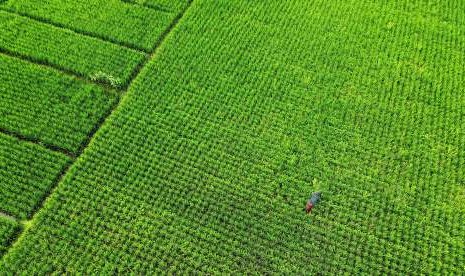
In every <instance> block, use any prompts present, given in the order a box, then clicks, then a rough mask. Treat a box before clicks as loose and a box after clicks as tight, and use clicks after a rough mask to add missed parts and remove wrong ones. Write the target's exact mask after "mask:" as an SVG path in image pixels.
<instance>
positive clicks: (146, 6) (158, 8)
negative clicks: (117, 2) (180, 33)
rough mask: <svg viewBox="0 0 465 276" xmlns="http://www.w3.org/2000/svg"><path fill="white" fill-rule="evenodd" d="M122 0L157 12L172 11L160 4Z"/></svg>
mask: <svg viewBox="0 0 465 276" xmlns="http://www.w3.org/2000/svg"><path fill="white" fill-rule="evenodd" d="M122 1H123V2H125V3H127V4H129V5H137V6H142V7H144V8H147V9H151V10H154V11H158V12H166V13H170V12H173V10H170V9H167V8H165V7H162V6H160V5H155V4H151V5H147V4H146V3H145V2H144V3H136V2H134V1H131V0H122Z"/></svg>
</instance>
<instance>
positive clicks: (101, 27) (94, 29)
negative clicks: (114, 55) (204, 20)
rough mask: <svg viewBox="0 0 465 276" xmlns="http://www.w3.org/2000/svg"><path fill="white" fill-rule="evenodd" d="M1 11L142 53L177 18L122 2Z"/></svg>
mask: <svg viewBox="0 0 465 276" xmlns="http://www.w3.org/2000/svg"><path fill="white" fill-rule="evenodd" d="M0 9H5V10H8V11H12V12H15V13H20V14H22V15H25V16H28V17H31V18H34V19H37V20H39V21H44V22H49V23H52V24H54V25H56V26H60V27H64V28H67V29H72V30H74V31H76V32H78V33H82V34H86V35H90V36H95V37H98V38H101V39H104V40H108V41H111V42H114V43H118V44H121V45H125V46H127V47H131V48H135V49H139V50H143V51H150V50H151V49H152V47H153V45H154V44H155V42H156V41H157V39H158V37H159V35H160V34H161V33H163V32H164V31H165V29H166V28H168V26H169V24H170V22H171V20H172V19H173V18H174V17H175V16H176V14H175V13H167V12H161V11H156V10H153V9H147V8H144V7H140V6H137V5H128V4H126V3H124V2H122V1H121V0H110V1H101V0H92V1H88V0H74V1H70V0H65V1H63V0H51V1H47V2H44V1H41V0H27V1H23V0H9V1H8V2H6V3H3V4H1V6H0Z"/></svg>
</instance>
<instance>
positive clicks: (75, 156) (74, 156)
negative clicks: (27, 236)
mask: <svg viewBox="0 0 465 276" xmlns="http://www.w3.org/2000/svg"><path fill="white" fill-rule="evenodd" d="M192 2H193V0H190V1H189V2H188V4H187V5H186V6H185V8H184V9H183V10H182V11H181V12H180V13H179V14H178V15H177V16H176V17H175V18H174V20H173V21H172V22H171V24H170V25H169V26H168V28H167V29H166V30H165V31H164V32H163V33H162V34H161V35H160V37H159V39H158V40H157V42H156V43H155V46H154V47H153V49H152V51H151V52H150V53H149V55H146V57H145V59H144V61H143V62H141V64H140V65H139V66H138V67H137V68H136V69H135V70H134V71H133V73H132V75H131V77H130V79H129V81H128V85H127V86H126V87H125V88H124V89H123V91H122V93H121V94H120V95H118V96H117V98H116V100H115V101H114V103H113V105H112V107H111V108H110V109H109V110H108V112H107V113H106V114H105V115H104V116H102V118H101V119H100V120H99V121H98V123H97V124H95V126H94V128H93V129H92V131H91V132H90V133H89V135H88V136H87V139H86V140H85V141H84V142H83V143H82V145H81V147H80V148H79V150H78V151H77V152H76V153H71V152H69V151H67V150H65V149H61V148H59V147H56V146H53V145H48V146H49V147H50V149H52V150H53V149H57V150H55V151H60V152H62V151H65V152H67V154H66V155H68V156H70V157H72V158H71V160H70V161H69V162H68V163H67V164H66V165H65V166H64V167H63V169H62V171H61V172H60V174H59V175H58V176H57V177H56V179H55V181H54V182H53V183H52V185H51V186H50V189H49V190H48V192H47V193H45V195H44V197H43V198H42V200H41V201H40V202H39V203H38V204H37V205H36V207H35V208H34V210H33V211H32V212H31V216H30V217H29V219H30V220H32V219H33V217H34V216H35V214H37V212H38V211H39V210H40V209H42V208H43V206H44V205H45V204H46V202H47V200H48V199H49V198H50V197H51V195H52V194H53V193H54V192H55V190H56V189H57V188H58V184H59V183H60V182H61V181H62V179H63V178H64V177H65V176H66V174H67V173H68V171H69V169H70V168H71V166H72V165H73V164H74V163H75V161H76V160H77V159H78V158H79V157H80V156H81V154H82V153H83V152H84V150H85V149H86V148H87V147H88V145H89V144H90V143H91V141H92V139H93V137H94V136H95V134H96V133H97V131H98V130H99V129H100V128H101V127H102V126H103V125H104V124H105V122H106V120H107V119H108V118H109V117H110V116H111V114H112V113H113V112H114V111H115V110H116V108H117V107H118V106H119V103H120V102H121V100H122V98H123V96H124V95H125V94H126V92H127V90H128V89H129V87H130V86H131V84H132V83H133V82H134V80H135V79H136V78H137V76H138V75H139V73H140V71H141V70H142V68H143V67H144V66H145V65H146V64H147V63H148V62H149V60H150V59H152V58H153V57H154V56H155V54H156V52H157V49H159V47H160V45H161V44H162V43H163V41H164V40H165V38H166V37H167V35H168V34H169V33H170V32H171V31H172V30H173V29H174V27H175V26H176V25H177V23H178V22H179V20H180V19H181V18H182V17H183V15H184V14H185V13H186V11H187V10H188V9H189V7H190V6H191V4H192ZM0 131H2V132H4V133H5V134H8V135H12V136H15V137H17V138H18V139H21V140H25V141H29V142H32V143H36V144H39V145H42V146H45V147H47V145H44V143H41V142H40V141H38V140H36V139H30V138H28V137H25V136H22V135H18V134H14V133H12V132H11V131H7V130H2V129H0ZM2 214H3V213H1V212H0V215H2ZM5 216H7V217H10V218H11V219H14V220H16V219H15V218H14V217H13V216H10V215H8V214H5ZM22 234H23V229H22V228H21V229H20V230H19V231H18V233H17V234H16V235H15V236H14V237H12V239H11V242H10V245H9V247H8V248H9V249H11V248H12V247H13V246H14V244H15V243H16V242H17V241H18V240H19V238H20V236H21V235H22ZM5 255H6V253H5V254H4V255H3V256H5Z"/></svg>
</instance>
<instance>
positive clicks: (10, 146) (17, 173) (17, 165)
mask: <svg viewBox="0 0 465 276" xmlns="http://www.w3.org/2000/svg"><path fill="white" fill-rule="evenodd" d="M69 161H70V160H69V157H67V156H65V155H63V154H61V153H55V152H52V151H49V150H47V149H44V148H42V147H41V146H38V145H35V144H31V143H29V142H21V141H18V140H17V139H15V138H12V137H10V136H7V135H3V134H0V212H5V213H7V214H10V215H13V216H15V217H16V218H22V219H24V218H27V217H28V216H30V215H31V214H32V211H33V210H34V208H36V207H37V205H38V204H39V203H40V201H41V200H42V199H43V197H44V196H45V194H46V193H47V192H48V191H49V190H50V188H51V186H52V184H54V182H55V180H56V179H57V177H58V176H59V175H60V173H61V171H62V169H63V167H64V166H65V165H66V163H67V162H69Z"/></svg>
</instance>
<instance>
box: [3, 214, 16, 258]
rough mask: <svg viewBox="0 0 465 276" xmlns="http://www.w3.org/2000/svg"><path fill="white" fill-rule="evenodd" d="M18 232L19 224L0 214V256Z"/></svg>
mask: <svg viewBox="0 0 465 276" xmlns="http://www.w3.org/2000/svg"><path fill="white" fill-rule="evenodd" d="M18 230H19V224H18V223H17V222H16V221H14V220H11V219H9V218H7V217H4V216H3V215H1V214H0V256H2V255H3V254H4V253H5V252H6V250H8V246H9V244H10V243H11V241H12V239H13V237H14V235H15V234H16V233H17V232H18Z"/></svg>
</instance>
